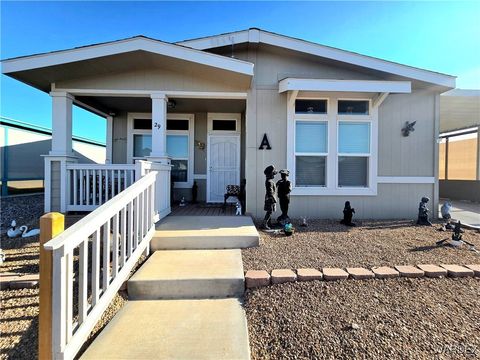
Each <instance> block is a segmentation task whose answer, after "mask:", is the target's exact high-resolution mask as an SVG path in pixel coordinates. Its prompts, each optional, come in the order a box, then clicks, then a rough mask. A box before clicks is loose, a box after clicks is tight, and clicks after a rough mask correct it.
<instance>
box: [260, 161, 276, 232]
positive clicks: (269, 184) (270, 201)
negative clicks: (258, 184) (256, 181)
mask: <svg viewBox="0 0 480 360" xmlns="http://www.w3.org/2000/svg"><path fill="white" fill-rule="evenodd" d="M263 173H264V174H265V204H264V206H263V209H264V210H265V211H266V214H265V218H264V219H263V223H262V228H263V229H265V230H270V229H271V226H272V223H271V218H272V213H273V212H274V211H275V208H276V203H277V199H276V198H275V193H276V190H277V189H276V186H275V182H274V181H273V179H274V178H275V175H276V174H277V170H275V167H274V166H273V165H270V166H267V167H266V168H265V170H264V171H263Z"/></svg>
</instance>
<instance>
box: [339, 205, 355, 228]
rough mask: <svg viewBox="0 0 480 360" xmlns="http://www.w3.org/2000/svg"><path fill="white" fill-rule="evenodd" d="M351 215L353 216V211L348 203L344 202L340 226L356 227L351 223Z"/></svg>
mask: <svg viewBox="0 0 480 360" xmlns="http://www.w3.org/2000/svg"><path fill="white" fill-rule="evenodd" d="M353 214H355V209H354V208H352V207H351V206H350V201H345V207H344V209H343V220H342V221H340V224H343V225H347V226H356V225H355V223H353V222H352V218H353Z"/></svg>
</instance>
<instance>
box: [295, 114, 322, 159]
mask: <svg viewBox="0 0 480 360" xmlns="http://www.w3.org/2000/svg"><path fill="white" fill-rule="evenodd" d="M298 125H303V126H307V127H310V129H309V130H310V131H307V132H305V129H299V126H298ZM315 125H320V127H318V129H314V126H315ZM314 131H315V132H317V131H319V132H320V134H318V133H317V134H314ZM315 135H320V136H321V137H323V139H322V141H321V142H319V143H316V139H315V138H313V139H312V138H311V137H312V136H315ZM305 141H311V142H312V143H313V149H311V150H310V149H308V146H312V145H311V144H307V145H304V144H303V142H305ZM328 145H329V144H328V121H323V120H315V121H314V120H311V121H305V120H296V121H295V153H296V154H300V153H302V154H327V153H328Z"/></svg>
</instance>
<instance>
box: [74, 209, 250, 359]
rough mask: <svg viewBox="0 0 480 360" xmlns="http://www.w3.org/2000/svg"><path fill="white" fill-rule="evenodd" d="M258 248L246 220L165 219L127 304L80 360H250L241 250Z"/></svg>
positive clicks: (130, 285) (134, 280)
mask: <svg viewBox="0 0 480 360" xmlns="http://www.w3.org/2000/svg"><path fill="white" fill-rule="evenodd" d="M187 218H188V219H187ZM178 219H181V221H180V220H178ZM164 239H166V240H165V241H164ZM257 245H258V233H257V231H256V229H255V226H254V225H253V222H252V220H251V218H249V217H244V216H221V217H206V216H204V217H191V218H190V217H188V216H181V217H176V216H169V217H167V218H165V219H164V220H163V221H162V222H161V223H160V224H159V225H157V232H156V234H155V237H154V239H152V243H151V248H152V250H153V251H154V253H153V254H152V255H151V256H150V258H149V259H148V260H147V261H146V262H145V264H144V265H143V266H142V267H141V268H140V269H139V270H138V271H137V272H136V273H135V274H134V275H133V276H132V278H131V279H130V280H129V281H128V294H129V301H128V303H127V304H126V305H125V306H124V307H123V308H122V309H121V310H120V311H119V313H118V314H117V315H116V316H115V317H114V319H113V320H112V321H111V322H110V323H109V324H108V325H107V327H106V328H105V329H104V330H103V331H102V332H101V333H100V335H99V336H98V337H97V338H96V339H95V341H94V342H93V344H92V345H91V346H90V347H89V348H88V349H87V351H86V352H85V353H84V354H83V356H82V357H81V358H82V359H249V358H250V348H249V344H248V332H247V322H246V318H245V313H244V310H243V308H242V304H241V301H242V300H241V297H242V296H243V293H244V275H243V265H242V256H241V250H240V248H242V247H250V246H257ZM164 248H168V249H176V250H159V249H164ZM185 248H186V250H180V249H185Z"/></svg>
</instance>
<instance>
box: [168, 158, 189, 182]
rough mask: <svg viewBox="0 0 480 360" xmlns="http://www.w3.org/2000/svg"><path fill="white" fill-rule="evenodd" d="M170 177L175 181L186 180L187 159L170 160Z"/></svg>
mask: <svg viewBox="0 0 480 360" xmlns="http://www.w3.org/2000/svg"><path fill="white" fill-rule="evenodd" d="M171 164H172V173H171V176H172V179H173V181H175V182H186V181H187V178H188V160H172V163H171Z"/></svg>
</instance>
